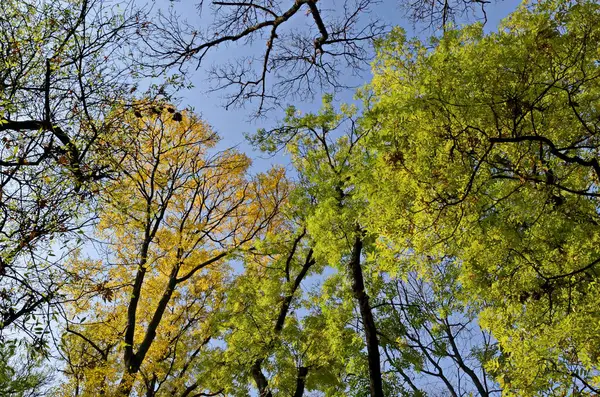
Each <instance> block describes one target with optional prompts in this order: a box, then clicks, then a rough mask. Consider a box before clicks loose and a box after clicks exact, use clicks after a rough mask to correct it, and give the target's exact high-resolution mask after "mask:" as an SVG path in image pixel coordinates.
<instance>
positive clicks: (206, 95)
mask: <svg viewBox="0 0 600 397" xmlns="http://www.w3.org/2000/svg"><path fill="white" fill-rule="evenodd" d="M138 1H140V2H141V1H142V0H138ZM350 1H353V0H350ZM198 2H199V0H176V1H173V0H155V2H154V9H155V10H166V9H167V8H169V7H173V8H174V10H175V11H176V12H177V13H178V14H179V15H180V18H181V20H182V21H183V20H185V21H187V22H188V23H191V24H194V26H199V27H202V23H207V17H208V16H209V15H210V12H209V9H208V8H207V7H206V6H207V4H208V1H205V2H204V5H205V9H204V10H203V14H202V15H203V19H201V18H200V17H199V15H198V8H197V3H198ZM281 3H282V4H283V7H286V3H290V4H291V0H285V1H281ZM342 3H343V0H321V1H320V2H319V3H318V4H319V7H321V8H325V7H331V8H334V7H338V6H339V5H340V4H342ZM519 3H520V1H517V0H503V1H497V0H496V1H494V0H492V2H491V3H490V4H487V5H486V13H487V23H486V25H485V29H486V31H494V30H496V28H497V26H498V24H499V23H500V21H501V20H502V19H503V18H504V17H506V16H507V15H508V14H509V13H510V12H511V11H513V10H514V9H515V8H516V7H517V6H518V4H519ZM331 8H330V9H331ZM364 17H365V18H378V19H380V20H382V21H383V22H385V24H386V25H388V26H389V27H392V26H397V25H399V26H401V27H403V28H404V29H405V30H406V32H407V36H409V37H414V36H418V37H419V38H421V39H426V38H427V37H428V36H430V35H431V34H432V33H433V31H432V30H431V29H426V28H424V27H422V26H416V27H415V26H414V25H413V24H412V23H411V22H409V21H408V17H407V14H406V10H405V9H402V7H401V0H381V1H380V2H379V3H378V4H376V5H375V6H374V7H373V8H372V12H371V14H370V15H365V16H364ZM470 17H471V20H473V19H472V17H473V16H470ZM298 18H302V15H299V16H298ZM289 22H291V23H293V24H295V26H298V27H302V25H303V24H306V23H307V22H306V21H302V20H291V21H289ZM458 23H459V24H460V23H461V22H460V21H458ZM263 46H264V41H261V42H258V43H257V44H256V45H255V47H256V48H252V47H250V48H248V47H247V46H246V47H243V46H242V47H240V46H236V45H232V46H228V47H221V48H218V49H216V50H215V51H213V52H212V53H210V54H209V57H208V59H207V62H205V63H204V65H203V67H201V68H200V69H198V70H194V69H193V68H191V70H190V71H191V72H192V73H191V75H190V76H189V77H190V80H191V82H192V84H193V88H192V89H189V90H185V91H182V92H181V93H180V94H179V95H180V96H181V99H182V100H181V105H182V106H191V107H193V108H194V109H195V110H196V111H197V112H199V113H200V114H201V116H202V117H203V118H204V119H205V120H206V121H207V122H208V123H209V124H210V125H211V126H212V127H213V128H214V130H215V131H216V132H217V133H218V134H219V135H220V136H221V138H222V141H221V144H220V148H221V149H223V148H226V147H232V146H237V147H238V148H239V149H240V150H241V151H243V152H245V153H246V154H248V155H249V156H250V157H251V158H253V162H254V170H255V171H263V170H265V169H267V168H269V166H270V165H273V164H281V165H288V160H287V158H286V157H285V156H284V155H283V154H280V155H278V156H276V157H274V158H266V157H265V155H264V154H262V153H260V152H256V151H253V150H252V148H251V147H250V145H248V143H247V142H246V140H245V138H244V133H252V132H254V131H256V130H257V129H258V128H263V127H264V128H269V127H272V126H273V125H274V124H275V123H276V122H277V121H278V120H281V118H282V115H283V111H281V110H279V111H273V112H271V113H269V114H268V115H267V118H261V119H258V120H251V116H252V111H253V110H255V109H256V108H255V107H253V105H248V106H246V107H245V108H241V109H240V108H230V109H229V110H226V109H225V108H224V106H223V104H224V100H223V99H222V98H223V93H222V92H208V90H209V83H208V82H207V80H206V76H207V74H206V67H208V66H211V65H213V64H225V63H226V62H227V61H228V60H229V59H230V57H231V54H232V52H235V54H236V55H238V54H239V53H240V52H246V53H251V52H252V51H253V50H259V51H261V52H262V49H263ZM370 79H371V73H370V70H369V67H368V66H366V68H365V70H364V71H363V72H362V73H360V74H359V75H358V76H354V75H353V73H352V71H349V70H347V71H345V73H344V76H343V77H342V82H343V83H344V84H347V85H352V86H355V87H359V86H362V85H364V84H367V83H368V82H369V81H370ZM322 94H325V92H323V93H322ZM353 95H354V90H353V89H350V90H345V91H343V92H340V93H338V94H337V95H336V97H335V99H336V101H338V102H349V101H352V99H353ZM320 103H321V96H320V95H319V94H317V95H315V97H314V98H313V99H312V100H311V101H303V102H302V103H298V102H293V101H292V99H290V100H289V104H290V105H291V104H293V105H294V106H296V108H298V109H299V110H301V111H302V112H303V113H306V112H310V111H316V110H318V109H319V106H320Z"/></svg>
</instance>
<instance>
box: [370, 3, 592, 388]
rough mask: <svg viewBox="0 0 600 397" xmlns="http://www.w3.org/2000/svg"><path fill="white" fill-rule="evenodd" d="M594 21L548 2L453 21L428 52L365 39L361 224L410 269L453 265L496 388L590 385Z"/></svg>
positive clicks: (398, 37) (393, 39) (586, 12)
mask: <svg viewBox="0 0 600 397" xmlns="http://www.w3.org/2000/svg"><path fill="white" fill-rule="evenodd" d="M599 18H600V9H599V8H598V5H597V4H596V3H594V2H553V1H548V2H542V3H540V4H537V5H535V6H522V7H520V8H519V10H517V11H516V12H515V13H514V14H512V15H511V16H510V17H509V18H507V19H506V20H505V21H504V23H503V25H502V26H501V28H500V30H499V32H498V33H493V34H489V35H484V33H483V31H482V27H481V25H472V26H467V27H464V28H462V29H451V30H448V31H447V32H446V34H445V35H444V37H443V38H442V39H440V40H434V42H433V48H432V49H431V50H428V48H427V47H426V46H425V45H423V44H421V43H419V42H418V41H406V40H405V39H404V37H403V34H402V33H401V32H400V31H395V32H394V33H393V34H392V35H391V36H390V37H389V38H388V40H387V41H386V42H384V43H382V45H381V46H380V47H379V52H378V59H377V63H376V65H375V73H376V76H375V78H374V80H373V83H372V84H371V86H370V90H371V91H370V95H371V97H370V102H368V106H370V107H371V109H370V114H369V116H368V117H367V118H366V121H365V122H366V123H367V124H368V125H371V126H373V128H374V130H376V131H377V132H376V133H373V134H371V135H370V137H371V138H372V140H371V141H370V143H369V145H370V148H371V151H372V153H373V158H374V161H373V168H372V170H373V173H374V175H378V176H379V180H378V181H377V184H376V185H375V184H371V186H370V187H369V189H371V190H370V192H371V193H370V194H369V195H368V199H367V200H368V202H369V206H370V208H371V210H370V211H371V214H372V216H371V217H370V219H371V224H370V227H371V228H373V229H374V230H377V231H378V232H379V233H380V234H381V236H383V237H384V238H385V239H386V241H388V244H390V246H396V247H406V245H407V241H408V242H410V244H409V246H410V247H411V248H410V250H411V251H410V252H412V253H414V254H415V258H416V260H415V261H416V262H419V260H418V259H419V258H421V259H420V261H421V262H427V261H425V260H423V258H427V257H428V256H429V257H431V258H442V257H454V258H456V260H457V261H458V262H459V263H460V275H459V277H458V280H459V282H460V283H461V285H463V286H464V288H465V291H466V293H467V294H468V296H470V298H469V300H470V302H471V304H472V305H474V306H475V307H478V308H480V309H481V310H482V313H481V314H480V322H481V324H482V325H483V326H484V327H485V328H487V329H489V330H490V331H491V332H492V335H493V336H494V337H495V338H497V340H498V342H499V348H500V352H501V356H500V357H498V358H496V359H493V360H491V361H490V362H488V364H487V365H486V368H488V370H490V371H491V372H493V373H495V374H496V379H497V380H498V382H499V383H500V385H501V386H502V388H503V389H504V390H505V391H504V393H506V394H508V395H511V394H514V395H523V394H528V395H535V394H544V393H554V394H561V393H562V394H569V393H571V394H573V395H594V394H597V393H598V388H599V386H600V384H599V383H598V379H599V378H598V354H597V349H596V347H595V346H597V340H598V333H597V331H596V329H595V328H594V327H590V324H595V323H596V322H597V310H596V309H595V308H596V307H597V305H598V301H597V298H596V297H597V296H598V293H597V287H596V285H597V282H596V280H597V263H598V261H599V257H600V252H598V249H597V247H598V244H597V240H598V195H597V190H598V178H599V176H600V174H599V173H598V160H597V157H598V139H597V131H598V128H599V125H598V120H599V118H598V96H597V92H598V76H599V69H598V62H597V59H596V58H597V56H596V54H597V51H598V42H599V41H598V35H599V31H598V26H600V25H599V24H598V22H599ZM367 180H368V179H367ZM367 190H368V189H365V190H363V191H367Z"/></svg>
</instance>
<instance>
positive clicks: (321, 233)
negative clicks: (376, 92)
mask: <svg viewBox="0 0 600 397" xmlns="http://www.w3.org/2000/svg"><path fill="white" fill-rule="evenodd" d="M331 102H332V97H331V96H325V97H324V101H323V108H322V110H321V111H320V112H319V113H318V114H307V115H305V116H299V115H298V114H297V113H296V112H297V110H296V109H295V108H294V107H290V108H289V109H288V110H287V117H286V120H285V124H284V125H283V126H281V127H278V128H276V129H274V130H271V131H266V130H260V131H259V132H258V133H257V134H256V135H255V136H254V137H253V138H252V139H253V141H254V143H255V144H257V145H259V146H260V147H262V148H263V149H265V150H277V148H279V147H280V145H281V144H285V143H287V145H288V150H289V151H290V152H291V155H292V161H293V162H294V165H295V166H296V168H297V170H298V172H299V173H300V175H301V177H302V178H303V179H304V182H303V183H304V185H305V189H307V191H308V192H309V195H310V196H312V197H314V201H313V203H311V204H312V205H311V206H310V207H308V206H307V207H308V208H309V211H310V212H309V215H308V217H307V229H308V232H309V233H310V235H311V238H312V239H313V240H314V241H315V246H314V250H315V255H316V257H317V260H319V259H320V260H323V261H324V262H325V263H328V264H330V265H333V266H336V267H338V268H341V269H344V271H346V272H347V273H348V277H349V279H350V280H351V284H352V285H351V288H352V293H353V296H354V298H355V299H356V303H357V304H358V307H359V312H360V315H361V319H362V323H363V324H362V325H363V327H364V328H363V330H364V337H365V343H366V347H367V351H368V355H367V360H368V369H369V380H370V393H371V396H382V395H383V381H382V376H381V363H380V354H379V340H378V335H377V327H376V324H375V321H374V318H373V310H372V307H371V303H370V302H369V299H370V298H369V294H368V292H367V290H366V287H365V281H364V275H363V267H364V263H363V259H364V255H365V252H366V251H367V250H368V249H369V243H370V241H371V240H370V239H371V238H372V236H369V235H368V233H367V232H366V230H365V229H364V228H363V226H362V223H361V212H362V208H363V206H364V203H363V202H362V201H361V200H360V199H358V200H357V199H355V196H354V188H355V185H356V183H357V179H359V178H360V177H361V176H360V174H359V173H355V171H356V170H360V168H359V167H357V166H356V165H357V163H359V162H360V160H361V154H362V152H361V146H360V144H361V140H362V139H363V138H364V137H365V135H366V134H367V133H368V131H365V130H363V129H361V128H359V126H358V125H357V124H356V122H355V120H354V113H355V112H356V110H355V109H353V108H351V107H344V109H342V111H341V112H340V113H339V114H338V113H337V112H336V111H335V110H334V108H333V105H332V103H331ZM346 124H347V127H348V132H347V133H346V134H342V135H341V136H339V137H336V135H335V134H339V131H338V128H340V127H341V126H342V125H346ZM311 207H312V208H311ZM342 264H345V266H343V265H342Z"/></svg>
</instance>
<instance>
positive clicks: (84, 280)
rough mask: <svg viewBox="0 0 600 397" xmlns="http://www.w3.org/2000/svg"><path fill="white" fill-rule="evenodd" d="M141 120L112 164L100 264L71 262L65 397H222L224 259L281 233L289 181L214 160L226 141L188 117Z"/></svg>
mask: <svg viewBox="0 0 600 397" xmlns="http://www.w3.org/2000/svg"><path fill="white" fill-rule="evenodd" d="M144 113H149V114H144V115H143V114H142V112H141V111H140V110H133V111H131V112H129V113H128V115H127V116H126V117H125V120H124V122H123V127H122V131H121V134H120V137H119V138H118V139H117V138H115V141H119V142H118V143H119V147H121V148H122V150H121V153H120V154H113V156H111V157H110V158H107V160H106V161H108V162H110V163H112V166H113V167H115V169H118V170H119V173H118V177H116V178H114V180H113V181H112V182H111V183H109V184H108V185H107V186H106V187H105V188H104V190H103V194H102V195H101V197H102V199H101V202H100V203H99V205H100V219H99V222H98V227H97V232H98V234H99V236H100V237H101V238H102V239H103V240H104V241H105V243H106V245H105V250H104V255H103V258H102V259H99V260H92V259H84V258H80V257H74V258H73V260H72V261H71V263H70V271H71V274H72V278H73V282H72V287H71V291H70V292H71V294H72V296H73V298H74V299H73V303H72V304H71V305H70V306H69V307H68V309H67V310H68V317H69V318H68V319H67V327H66V332H65V334H64V336H63V352H64V355H65V358H66V362H67V365H66V373H67V375H68V377H69V380H68V384H67V385H65V388H64V389H63V391H62V393H63V394H64V395H73V396H83V395H103V394H104V395H119V396H128V395H131V394H132V392H133V393H135V394H136V395H142V394H143V395H146V396H153V395H156V393H157V392H158V391H159V390H161V391H165V392H168V393H167V394H169V395H188V394H189V393H191V392H192V391H195V392H199V391H201V390H207V391H208V392H215V391H219V390H220V388H222V387H223V386H221V385H220V383H219V377H220V375H221V374H222V372H223V371H224V370H223V369H222V368H219V366H218V365H217V364H218V363H217V362H216V360H214V359H212V360H211V358H210V357H211V355H213V354H216V353H218V351H219V348H218V347H217V346H212V345H211V343H210V340H211V338H214V337H215V336H216V335H217V333H218V329H217V327H216V326H215V323H216V322H218V321H219V316H220V314H219V313H220V310H221V309H222V307H223V300H224V297H225V296H224V293H225V291H226V289H227V286H228V282H229V280H230V278H231V271H232V266H231V264H230V263H229V262H228V259H230V258H232V257H233V256H234V255H235V254H236V253H240V252H241V251H243V250H249V249H252V247H251V244H252V241H253V239H255V238H257V237H259V236H260V235H261V234H262V233H264V232H266V231H268V230H269V228H271V227H273V226H274V225H276V224H277V216H278V212H279V207H280V205H281V203H282V202H283V200H284V199H285V197H286V195H287V190H288V187H287V183H286V180H285V178H284V174H283V171H282V170H279V169H275V170H271V171H269V172H268V173H266V174H261V175H258V176H257V177H254V178H251V177H249V175H248V167H249V166H250V160H249V159H248V158H247V157H246V156H244V155H242V154H240V153H238V152H237V151H235V150H231V149H228V150H224V151H220V152H214V153H211V152H210V150H211V149H214V146H215V144H216V143H217V141H218V137H217V135H216V134H215V133H214V132H212V131H211V130H210V128H209V127H208V125H206V124H205V123H204V122H202V121H201V120H200V119H199V118H198V117H196V116H195V115H193V114H192V113H190V112H181V113H179V112H177V111H175V109H174V108H172V107H171V106H170V105H158V106H157V107H155V108H153V109H150V111H148V110H145V111H144ZM75 298H76V299H75ZM207 363H208V364H207ZM209 364H210V365H209Z"/></svg>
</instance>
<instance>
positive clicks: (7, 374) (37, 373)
mask: <svg viewBox="0 0 600 397" xmlns="http://www.w3.org/2000/svg"><path fill="white" fill-rule="evenodd" d="M22 350H23V349H19V348H18V346H17V342H16V341H15V340H11V341H9V342H8V343H2V344H0V393H2V395H3V396H7V397H37V396H43V395H44V392H45V388H46V387H47V386H48V384H49V381H50V376H49V371H43V370H41V369H40V366H41V360H40V358H41V357H40V356H39V354H35V352H24V351H22Z"/></svg>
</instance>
